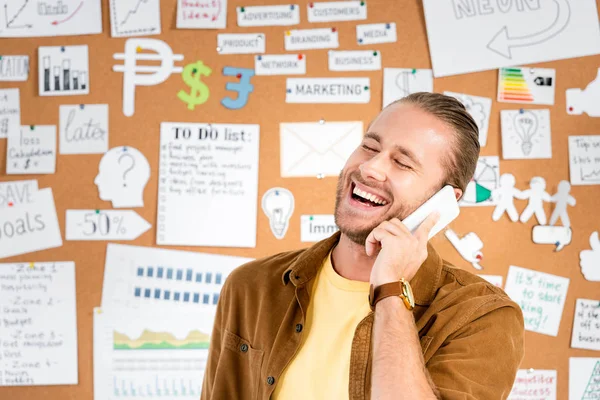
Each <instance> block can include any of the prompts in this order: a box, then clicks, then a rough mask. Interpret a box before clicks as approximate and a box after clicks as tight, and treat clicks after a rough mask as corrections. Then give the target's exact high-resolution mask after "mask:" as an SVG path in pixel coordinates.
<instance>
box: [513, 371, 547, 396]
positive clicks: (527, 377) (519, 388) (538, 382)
mask: <svg viewBox="0 0 600 400" xmlns="http://www.w3.org/2000/svg"><path fill="white" fill-rule="evenodd" d="M508 400H556V370H550V369H539V370H538V369H536V370H529V369H520V370H518V371H517V377H516V378H515V383H514V385H513V388H512V390H511V391H510V394H509V395H508Z"/></svg>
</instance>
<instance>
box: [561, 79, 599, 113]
mask: <svg viewBox="0 0 600 400" xmlns="http://www.w3.org/2000/svg"><path fill="white" fill-rule="evenodd" d="M565 95H566V97H567V104H566V106H567V114H569V115H581V114H583V113H586V114H587V115H589V116H590V117H596V118H597V117H600V68H598V74H597V75H596V77H595V79H593V80H592V81H591V82H590V83H588V84H587V86H586V87H585V88H583V89H580V88H570V89H567V91H566V92H565Z"/></svg>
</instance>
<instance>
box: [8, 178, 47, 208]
mask: <svg viewBox="0 0 600 400" xmlns="http://www.w3.org/2000/svg"><path fill="white" fill-rule="evenodd" d="M37 191H38V182H37V180H35V179H31V180H26V181H8V182H0V208H4V207H13V206H17V205H19V204H24V203H33V202H34V201H35V198H36V194H37Z"/></svg>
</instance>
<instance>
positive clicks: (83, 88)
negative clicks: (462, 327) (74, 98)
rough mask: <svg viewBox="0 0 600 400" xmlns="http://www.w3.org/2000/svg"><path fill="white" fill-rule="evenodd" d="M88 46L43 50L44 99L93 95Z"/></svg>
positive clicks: (40, 59)
mask: <svg viewBox="0 0 600 400" xmlns="http://www.w3.org/2000/svg"><path fill="white" fill-rule="evenodd" d="M89 70H90V67H89V61H88V46H87V45H81V46H40V47H39V48H38V88H39V95H40V96H69V95H76V94H88V93H89V92H90V73H89Z"/></svg>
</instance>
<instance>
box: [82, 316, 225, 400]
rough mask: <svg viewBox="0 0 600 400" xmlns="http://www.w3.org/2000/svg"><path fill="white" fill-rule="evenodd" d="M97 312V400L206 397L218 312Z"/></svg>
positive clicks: (95, 385) (95, 378)
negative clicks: (204, 385)
mask: <svg viewBox="0 0 600 400" xmlns="http://www.w3.org/2000/svg"><path fill="white" fill-rule="evenodd" d="M93 313H94V399H96V400H99V399H119V398H135V397H146V398H147V397H151V398H164V399H182V400H198V399H199V398H200V394H201V390H202V381H203V378H204V370H205V367H206V361H207V358H208V346H209V344H210V336H211V334H212V329H213V325H214V311H212V310H202V311H196V312H195V313H193V314H189V313H184V312H181V311H170V312H168V313H159V314H157V313H155V312H152V311H146V312H143V313H140V311H139V310H132V309H127V308H121V309H118V310H114V311H108V310H105V309H103V308H95V309H94V312H93Z"/></svg>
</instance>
